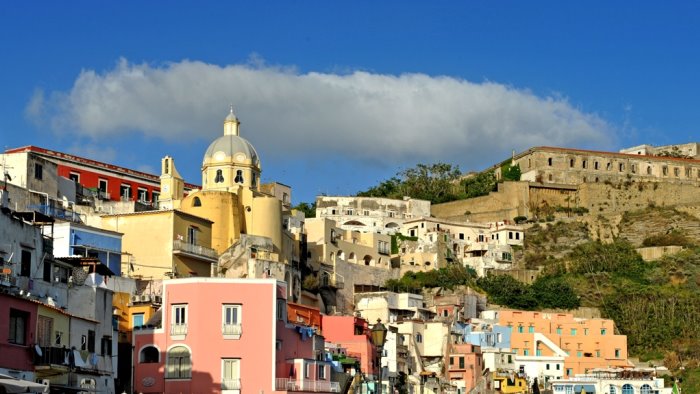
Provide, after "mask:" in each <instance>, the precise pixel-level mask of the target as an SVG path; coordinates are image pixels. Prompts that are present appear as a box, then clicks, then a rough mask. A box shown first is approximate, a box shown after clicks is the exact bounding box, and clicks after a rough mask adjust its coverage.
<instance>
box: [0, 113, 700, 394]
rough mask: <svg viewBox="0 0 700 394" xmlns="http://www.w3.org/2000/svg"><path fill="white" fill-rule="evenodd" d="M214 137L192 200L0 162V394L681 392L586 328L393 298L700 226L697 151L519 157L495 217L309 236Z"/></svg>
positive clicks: (448, 296) (335, 215) (333, 211)
mask: <svg viewBox="0 0 700 394" xmlns="http://www.w3.org/2000/svg"><path fill="white" fill-rule="evenodd" d="M223 115H224V116H225V118H224V119H223V130H222V131H223V132H222V133H221V135H220V136H219V137H218V138H216V139H215V140H214V141H212V142H211V144H210V145H209V147H208V149H207V150H206V151H205V152H203V158H202V163H201V175H202V178H201V180H191V179H189V180H187V181H186V180H185V179H183V177H182V176H181V175H180V173H179V172H178V169H177V166H176V161H177V157H171V156H165V157H163V158H162V159H161V168H160V173H159V174H150V173H146V172H141V171H137V170H133V169H129V168H124V167H120V166H117V165H113V164H110V163H106V162H100V161H96V160H92V159H88V158H84V157H79V156H76V155H72V154H68V153H63V152H58V151H54V150H52V149H50V148H46V147H39V146H33V145H32V146H23V147H15V148H8V149H6V150H5V151H4V153H3V154H1V155H0V166H1V167H2V168H1V171H2V175H3V179H2V185H1V187H0V204H1V211H2V212H1V213H0V268H1V271H0V387H4V390H5V392H56V393H94V392H97V393H143V394H148V393H214V392H216V393H228V394H240V393H259V394H263V393H290V394H292V393H295V394H296V393H299V394H302V393H344V394H346V393H347V394H370V393H371V394H438V393H451V394H488V393H510V394H516V393H554V394H565V393H566V394H568V393H577V394H578V393H609V394H613V393H614V394H620V393H622V394H631V393H635V394H671V393H672V392H675V393H678V392H679V391H678V390H679V389H678V387H677V385H675V384H674V382H669V380H668V379H666V380H665V379H664V375H665V374H668V369H667V368H666V367H664V366H663V365H659V364H654V365H651V364H648V363H647V364H644V363H641V362H639V360H636V359H634V358H632V357H631V356H630V354H629V352H628V336H627V335H625V334H624V333H622V332H621V331H620V330H619V328H618V325H617V324H616V321H614V320H612V319H609V318H605V317H603V315H601V313H600V312H599V311H597V310H594V309H593V308H583V307H581V308H572V309H561V308H549V309H543V310H524V309H514V308H509V307H507V306H504V305H498V304H497V303H495V302H493V300H492V299H490V298H489V297H488V295H487V294H486V293H485V292H484V291H483V290H482V289H480V288H477V287H474V286H469V285H467V284H464V285H461V286H454V287H453V286H450V287H448V286H437V287H430V288H428V287H424V288H422V289H415V288H411V289H408V288H403V287H401V286H399V285H395V286H391V285H390V284H392V283H393V284H398V283H400V279H401V278H402V277H406V276H412V277H417V276H420V275H427V274H430V273H432V272H447V271H449V270H451V269H454V270H457V269H459V270H460V271H459V272H465V273H466V274H465V275H471V276H473V278H474V280H477V279H479V278H487V277H496V276H509V277H512V278H515V279H517V280H518V281H520V282H523V283H533V282H535V281H536V280H537V278H538V277H539V276H541V275H543V274H542V269H541V268H538V267H535V266H524V265H523V264H518V260H519V259H520V258H521V255H522V253H523V248H524V246H525V244H526V243H527V239H526V238H527V236H528V231H529V229H531V228H533V227H535V226H545V227H546V226H548V225H550V224H553V223H554V222H555V221H562V222H567V221H568V222H573V221H577V220H594V219H595V217H596V215H602V214H605V213H608V212H623V211H626V210H633V209H638V208H640V207H646V206H648V205H650V204H656V205H659V206H661V205H664V204H665V205H674V204H690V203H694V204H697V199H698V197H697V196H698V187H699V186H700V144H699V143H685V144H679V145H673V146H663V147H654V146H650V145H642V146H637V147H631V148H629V149H623V150H621V151H619V152H602V151H590V150H582V149H576V148H572V147H532V148H530V149H528V150H526V151H524V152H520V153H517V152H514V153H513V155H512V157H509V158H498V159H496V160H494V162H493V165H492V167H490V168H487V169H486V170H484V171H485V172H486V171H492V172H493V174H494V176H495V179H496V181H497V182H498V183H497V190H495V191H492V192H490V193H488V194H487V195H483V196H479V197H473V198H468V199H461V200H457V201H450V202H445V203H440V204H432V203H431V202H430V201H427V200H421V199H416V198H412V197H410V196H405V197H403V198H400V199H395V198H387V197H369V196H333V195H319V196H317V198H316V201H315V204H314V207H315V217H307V216H306V214H305V213H304V212H303V211H301V210H300V209H296V208H295V205H294V204H293V203H292V201H293V199H292V189H291V187H289V186H287V185H286V184H285V183H284V182H285V180H284V179H280V180H279V181H278V182H269V183H262V181H261V179H262V178H261V174H262V169H263V166H262V163H263V162H264V160H265V158H264V157H260V156H258V153H257V151H256V149H255V148H254V147H253V145H252V144H251V143H250V142H249V141H248V140H247V139H245V135H246V134H247V133H252V132H254V130H247V129H245V128H242V127H241V122H240V121H239V118H238V116H237V114H234V111H233V109H231V110H230V111H229V113H228V114H223ZM664 152H666V153H668V152H673V153H674V154H670V155H669V154H661V153H664ZM178 165H179V163H178ZM509 167H518V168H519V171H520V175H519V179H517V180H512V179H509V178H507V177H506V176H505V174H504V171H505V170H506V169H507V168H509ZM475 176H477V174H467V175H465V177H466V178H469V177H475ZM625 185H626V186H625ZM630 185H634V186H630ZM658 185H661V186H658ZM616 186H618V187H616ZM309 216H310V215H309ZM590 217H593V219H590ZM591 223H592V222H591ZM591 228H593V226H592V225H591ZM595 231H597V232H596V234H597V236H598V237H599V238H600V239H601V240H603V241H605V240H606V239H608V240H611V239H613V238H614V236H615V234H612V233H606V232H605V231H603V230H595ZM679 248H680V247H679ZM676 251H677V250H676V249H674V248H672V247H656V248H651V247H650V248H648V249H647V250H645V251H644V253H647V254H649V255H653V256H656V257H658V256H660V255H664V254H671V253H674V252H676ZM640 253H642V252H641V251H640ZM642 255H643V256H644V254H642ZM13 387H14V388H16V389H17V390H24V391H12V388H13ZM674 390H675V391H674ZM0 392H2V391H0Z"/></svg>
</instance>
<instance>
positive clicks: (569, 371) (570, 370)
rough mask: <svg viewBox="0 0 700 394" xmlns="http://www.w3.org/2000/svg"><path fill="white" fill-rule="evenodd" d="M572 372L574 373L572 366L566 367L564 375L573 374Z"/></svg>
mask: <svg viewBox="0 0 700 394" xmlns="http://www.w3.org/2000/svg"><path fill="white" fill-rule="evenodd" d="M573 374H574V370H573V368H567V369H566V376H571V375H573Z"/></svg>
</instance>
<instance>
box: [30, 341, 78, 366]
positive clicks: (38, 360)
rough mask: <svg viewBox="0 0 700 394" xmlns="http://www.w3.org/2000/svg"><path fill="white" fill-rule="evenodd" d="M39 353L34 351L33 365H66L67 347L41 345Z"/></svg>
mask: <svg viewBox="0 0 700 394" xmlns="http://www.w3.org/2000/svg"><path fill="white" fill-rule="evenodd" d="M40 349H41V355H39V352H32V353H34V365H65V366H67V365H68V352H69V350H68V349H65V348H61V347H51V346H41V347H40Z"/></svg>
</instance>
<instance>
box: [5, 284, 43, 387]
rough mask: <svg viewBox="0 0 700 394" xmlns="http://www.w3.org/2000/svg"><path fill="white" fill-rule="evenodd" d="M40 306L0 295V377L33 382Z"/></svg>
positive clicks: (17, 298)
mask: <svg viewBox="0 0 700 394" xmlns="http://www.w3.org/2000/svg"><path fill="white" fill-rule="evenodd" d="M37 309H38V307H37V303H35V302H32V301H29V300H25V299H23V298H20V297H15V296H12V295H9V294H2V293H0V373H3V374H8V372H9V371H20V373H22V374H23V375H20V376H19V377H22V378H23V379H30V380H33V376H34V363H33V362H32V354H33V352H34V344H35V343H36V321H37Z"/></svg>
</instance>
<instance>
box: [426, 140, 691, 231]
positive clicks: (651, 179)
mask: <svg viewBox="0 0 700 394" xmlns="http://www.w3.org/2000/svg"><path fill="white" fill-rule="evenodd" d="M686 145H693V144H686ZM684 152H685V151H684ZM687 153H688V154H692V153H694V151H692V149H690V148H688V149H687ZM513 163H515V164H519V165H520V168H521V172H522V177H521V181H520V182H503V183H499V184H498V191H496V192H492V193H490V194H489V195H488V196H483V197H477V198H472V199H467V200H460V201H453V202H449V203H445V204H437V205H433V206H432V207H431V213H432V214H433V215H434V216H436V217H439V218H448V219H452V220H470V221H497V220H513V218H514V217H516V216H525V217H528V218H533V216H534V215H535V214H536V213H537V212H539V211H541V210H542V208H543V207H550V208H554V207H565V208H585V209H588V211H589V212H590V213H592V214H597V213H610V212H620V211H626V210H634V209H641V208H644V207H646V206H648V205H658V206H671V205H687V206H690V207H692V206H696V205H697V204H700V160H697V159H685V158H673V157H661V156H644V155H639V154H626V153H616V152H596V151H585V150H577V149H564V148H551V147H538V148H532V149H529V150H527V151H525V152H523V153H521V154H519V155H517V156H515V157H514V158H513ZM501 164H502V163H500V164H498V165H496V166H493V167H491V168H490V169H489V170H494V171H495V172H496V176H497V177H500V168H501ZM550 211H551V210H550Z"/></svg>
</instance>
